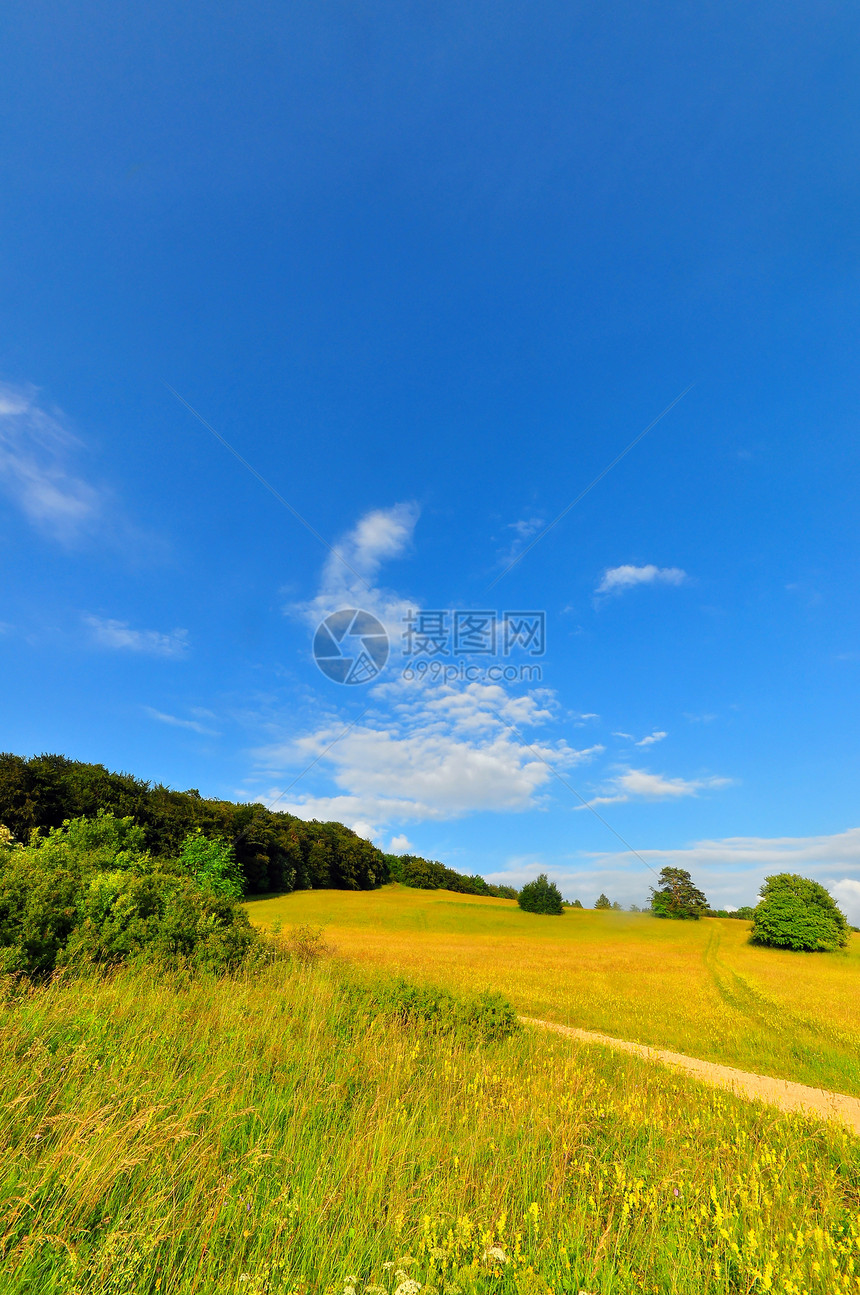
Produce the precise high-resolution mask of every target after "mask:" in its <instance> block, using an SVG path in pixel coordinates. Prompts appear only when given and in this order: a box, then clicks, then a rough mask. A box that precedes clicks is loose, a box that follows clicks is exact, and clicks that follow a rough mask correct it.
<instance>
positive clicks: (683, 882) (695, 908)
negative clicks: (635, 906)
mask: <svg viewBox="0 0 860 1295" xmlns="http://www.w3.org/2000/svg"><path fill="white" fill-rule="evenodd" d="M659 883H660V884H659V886H657V887H656V888H654V887H653V886H652V888H651V912H652V913H653V914H654V916H655V917H673V918H675V919H678V920H686V921H689V920H693V921H698V920H699V918H700V917H701V916H702V914H703V913H704V912H706V911H707V908H708V901H707V899H705V896H704V895H703V894H702V892H701V890H699V888H698V887H697V886H694V885H693V880H692V878H691V876H690V874H689V872H687V871H686V870H685V869H684V868H662V869H661V870H660V877H659Z"/></svg>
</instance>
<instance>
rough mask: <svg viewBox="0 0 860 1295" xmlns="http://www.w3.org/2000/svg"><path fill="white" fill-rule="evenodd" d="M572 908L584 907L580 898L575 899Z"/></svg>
mask: <svg viewBox="0 0 860 1295" xmlns="http://www.w3.org/2000/svg"><path fill="white" fill-rule="evenodd" d="M571 908H582V904H581V903H580V902H579V900H578V899H575V900H574V901H573V903H572V904H571Z"/></svg>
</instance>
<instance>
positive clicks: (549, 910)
mask: <svg viewBox="0 0 860 1295" xmlns="http://www.w3.org/2000/svg"><path fill="white" fill-rule="evenodd" d="M517 902H518V903H519V906H520V908H522V909H523V910H524V911H525V912H526V913H546V914H548V915H550V916H552V917H560V916H561V914H562V913H563V912H564V900H563V899H562V897H561V891H560V890H559V888H558V886H556V884H555V882H553V881H549V880H547V875H546V873H545V872H542V873H541V874H540V876H539V877H535V879H534V881H529V882H527V883H526V885H525V886H523V888H522V890H521V891H520V893H519V895H517Z"/></svg>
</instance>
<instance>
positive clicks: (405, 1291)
mask: <svg viewBox="0 0 860 1295" xmlns="http://www.w3.org/2000/svg"><path fill="white" fill-rule="evenodd" d="M404 1276H405V1274H404ZM420 1289H421V1283H420V1282H417V1281H414V1280H413V1278H411V1277H407V1278H406V1280H405V1281H402V1282H401V1283H400V1285H399V1286H398V1287H397V1288H396V1290H395V1292H394V1295H418V1292H419V1291H420Z"/></svg>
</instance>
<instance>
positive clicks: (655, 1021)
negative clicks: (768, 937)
mask: <svg viewBox="0 0 860 1295" xmlns="http://www.w3.org/2000/svg"><path fill="white" fill-rule="evenodd" d="M248 913H249V915H250V916H251V920H252V921H253V922H256V923H259V924H260V925H263V926H269V927H271V926H272V925H273V924H274V923H276V922H281V923H283V924H284V925H286V926H290V925H295V924H304V923H309V924H319V925H324V926H325V928H326V932H327V937H328V938H329V939H330V940H331V941H333V942H334V943H335V944H336V945H337V946H338V948H339V949H340V950H341V951H342V952H343V953H344V954H345V955H347V956H348V957H350V958H353V959H357V960H359V961H361V962H363V963H367V964H375V965H377V966H384V967H387V968H394V969H398V970H401V971H403V972H406V973H408V974H409V975H410V976H412V977H417V978H419V979H420V978H424V979H429V980H433V981H436V982H439V983H444V984H447V985H450V986H452V987H455V988H458V989H464V988H465V989H469V990H480V989H485V988H493V989H498V990H501V991H502V992H504V993H505V994H506V995H507V996H508V997H509V998H510V999H511V1000H512V1002H513V1003H514V1004H515V1005H516V1006H517V1008H518V1009H519V1010H520V1011H522V1012H524V1013H527V1014H529V1015H533V1016H539V1017H544V1018H546V1019H548V1020H554V1021H559V1022H561V1023H562V1024H570V1025H577V1026H579V1027H581V1028H582V1029H587V1030H602V1031H604V1032H605V1033H607V1034H614V1035H616V1036H618V1037H621V1038H625V1039H632V1040H635V1041H637V1042H640V1043H647V1044H652V1045H654V1046H658V1047H667V1048H673V1049H675V1050H677V1051H679V1052H686V1053H688V1054H689V1055H691V1056H696V1057H702V1058H705V1059H707V1060H712V1061H722V1062H726V1063H727V1064H729V1065H736V1066H740V1067H741V1068H743V1069H746V1070H754V1071H758V1072H759V1073H762V1074H771V1075H777V1076H779V1077H782V1078H786V1079H795V1080H798V1081H800V1082H801V1083H808V1084H814V1085H819V1086H822V1087H825V1088H831V1089H834V1090H836V1091H839V1092H844V1093H852V1094H855V1095H860V936H857V935H854V936H852V939H851V942H850V944H849V946H848V948H847V949H846V950H845V951H844V952H840V953H827V954H825V953H815V954H798V953H792V952H787V951H783V950H777V949H763V948H754V947H752V946H751V945H749V944H748V942H747V941H748V936H749V925H748V924H747V923H745V922H738V921H733V920H727V919H724V918H723V919H721V918H703V919H702V920H701V921H699V922H670V921H658V920H656V919H655V918H653V917H651V916H650V914H637V913H612V912H594V911H592V910H580V909H568V910H566V912H565V914H564V916H562V917H558V918H555V917H537V916H534V915H532V914H529V913H523V912H522V911H521V910H520V909H519V908H518V907H517V905H516V904H515V903H514V902H513V901H507V900H499V899H495V900H486V899H482V898H480V897H478V896H470V895H455V894H452V893H451V892H448V891H414V890H408V889H406V888H404V887H401V886H396V885H395V886H386V887H384V888H382V889H381V890H377V891H372V892H366V893H361V894H347V893H344V892H342V891H341V892H336V891H309V892H302V893H296V894H292V895H286V896H282V897H279V898H270V899H261V900H257V901H255V902H254V903H252V904H249V905H248Z"/></svg>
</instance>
